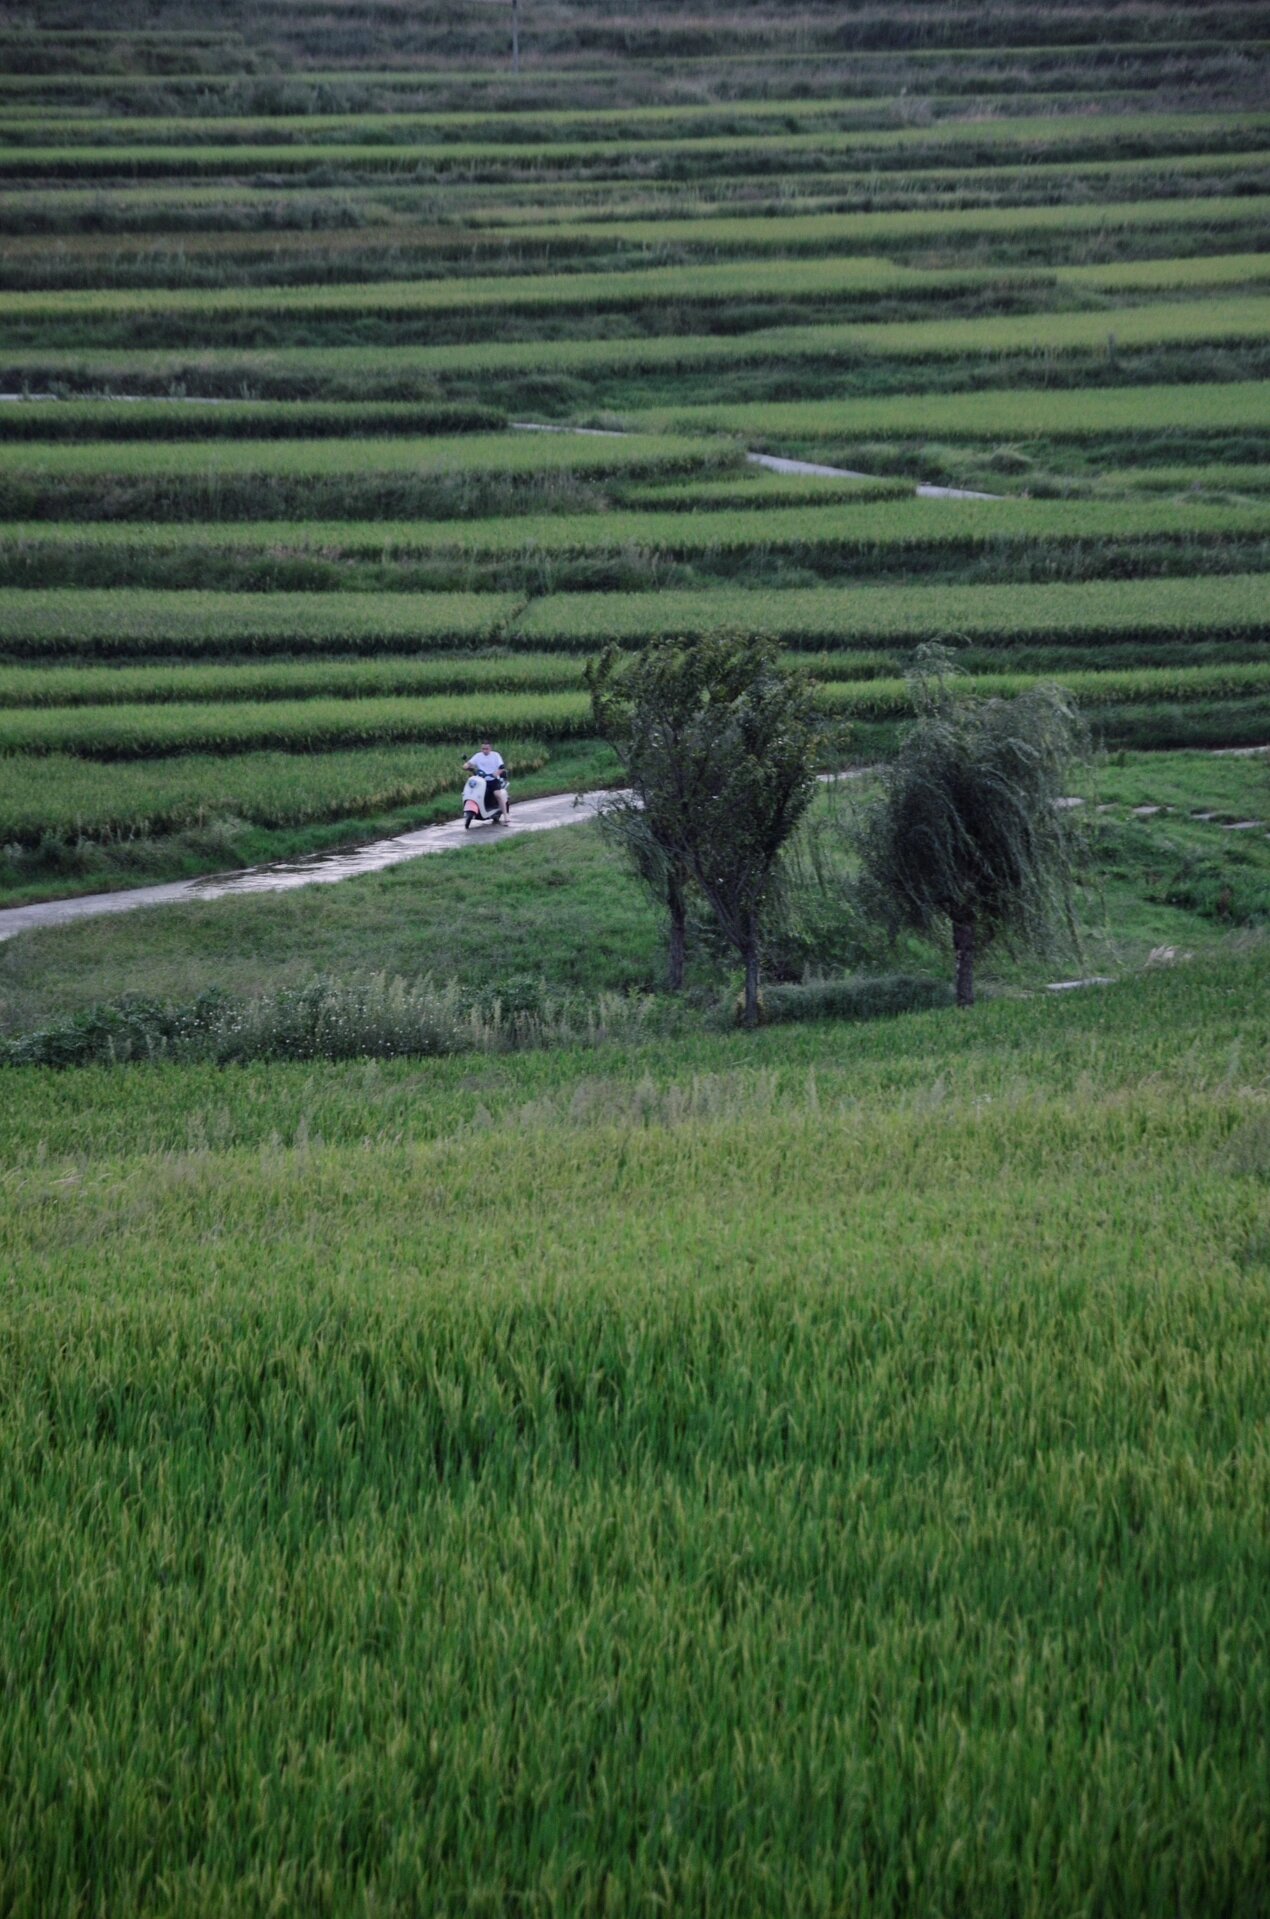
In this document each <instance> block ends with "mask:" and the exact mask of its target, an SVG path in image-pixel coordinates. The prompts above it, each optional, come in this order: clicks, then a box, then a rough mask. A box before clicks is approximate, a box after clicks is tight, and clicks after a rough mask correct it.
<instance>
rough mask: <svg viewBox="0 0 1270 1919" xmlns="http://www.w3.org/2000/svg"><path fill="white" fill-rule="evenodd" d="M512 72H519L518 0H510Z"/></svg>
mask: <svg viewBox="0 0 1270 1919" xmlns="http://www.w3.org/2000/svg"><path fill="white" fill-rule="evenodd" d="M512 72H513V73H519V72H520V0H512Z"/></svg>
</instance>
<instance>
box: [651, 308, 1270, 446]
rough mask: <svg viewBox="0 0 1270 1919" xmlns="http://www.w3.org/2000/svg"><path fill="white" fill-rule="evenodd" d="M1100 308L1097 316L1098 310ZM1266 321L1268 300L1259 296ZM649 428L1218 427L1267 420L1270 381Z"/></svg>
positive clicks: (860, 435)
mask: <svg viewBox="0 0 1270 1919" xmlns="http://www.w3.org/2000/svg"><path fill="white" fill-rule="evenodd" d="M1100 317H1102V316H1100ZM1266 318H1267V320H1268V321H1270V301H1267V302H1266ZM631 418H632V419H633V420H635V421H637V422H638V423H639V424H640V425H641V426H643V427H645V428H647V429H654V430H655V429H663V428H667V427H674V426H679V427H689V426H692V427H697V428H702V429H709V430H711V431H714V432H719V433H736V434H739V435H744V436H748V437H749V438H751V439H756V440H759V439H761V440H779V439H782V438H785V439H788V440H795V441H798V440H807V439H837V440H847V441H850V440H858V439H868V438H873V439H889V438H893V437H896V436H899V437H903V438H905V439H918V440H937V439H940V438H948V439H954V440H963V439H965V440H1039V439H1063V438H1086V437H1089V436H1091V435H1096V436H1099V437H1101V436H1102V435H1105V434H1108V433H1138V432H1142V433H1147V432H1150V433H1167V432H1187V431H1189V432H1221V431H1223V430H1230V429H1234V428H1238V427H1252V428H1256V427H1258V426H1266V427H1270V386H1267V384H1266V382H1264V381H1261V380H1238V381H1231V382H1229V383H1227V384H1207V385H1206V384H1194V385H1190V384H1187V385H1168V386H1128V387H1089V388H1080V387H1073V388H1059V389H1049V390H1046V389H1040V390H1037V391H1032V390H1027V391H1021V390H1015V391H1008V390H1006V391H997V390H994V389H991V388H989V389H987V390H985V391H981V392H974V393H900V394H886V395H881V396H878V397H875V398H861V399H858V400H857V399H850V400H840V399H824V400H773V401H755V402H748V403H747V402H741V403H740V404H736V405H724V406H686V407H657V408H650V409H649V410H648V411H647V412H641V413H638V414H633V415H631Z"/></svg>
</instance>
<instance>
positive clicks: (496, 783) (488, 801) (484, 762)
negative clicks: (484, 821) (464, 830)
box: [463, 740, 511, 826]
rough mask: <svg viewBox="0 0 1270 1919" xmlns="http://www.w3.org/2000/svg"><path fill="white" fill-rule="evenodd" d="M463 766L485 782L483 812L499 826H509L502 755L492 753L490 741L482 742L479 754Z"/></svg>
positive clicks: (508, 802) (505, 770)
mask: <svg viewBox="0 0 1270 1919" xmlns="http://www.w3.org/2000/svg"><path fill="white" fill-rule="evenodd" d="M463 765H464V768H465V770H466V771H467V772H470V773H477V774H479V775H480V777H481V778H482V779H483V780H484V781H485V811H486V812H487V813H492V814H493V815H494V817H495V820H496V821H497V823H498V824H499V825H500V826H509V825H510V824H511V802H510V800H509V799H508V797H507V768H506V766H505V765H504V763H503V756H502V754H501V753H496V752H495V751H494V747H493V744H492V742H491V741H489V740H484V741H482V743H481V750H480V752H479V753H473V755H472V757H471V759H470V760H465V761H464V762H463Z"/></svg>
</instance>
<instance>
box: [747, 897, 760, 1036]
mask: <svg viewBox="0 0 1270 1919" xmlns="http://www.w3.org/2000/svg"><path fill="white" fill-rule="evenodd" d="M744 1024H745V1025H746V1026H757V1025H758V914H757V913H751V915H750V917H749V919H748V921H747V922H746V929H745V1013H744Z"/></svg>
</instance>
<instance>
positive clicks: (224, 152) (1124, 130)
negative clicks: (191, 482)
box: [0, 113, 1270, 178]
mask: <svg viewBox="0 0 1270 1919" xmlns="http://www.w3.org/2000/svg"><path fill="white" fill-rule="evenodd" d="M1268 126H1270V114H1265V113H1245V114H1204V113H1195V114H1178V113H1171V114H1170V113H1160V114H1156V113H1125V114H1106V115H1101V116H1097V117H1090V116H1087V115H1084V114H1072V115H1068V116H1065V117H1063V116H1058V115H1053V114H1032V115H1020V116H1019V117H1017V118H1010V117H1008V116H1003V117H1002V118H1001V119H999V120H962V121H953V120H949V121H943V122H939V123H936V124H934V125H931V126H926V127H900V128H890V129H882V130H874V129H859V130H856V131H853V132H834V131H824V132H817V133H776V134H749V135H730V134H719V135H704V136H702V137H700V138H697V139H684V138H680V139H676V138H673V137H672V138H667V139H650V140H641V141H640V142H639V143H638V152H639V154H640V155H641V156H643V155H657V156H660V157H664V158H667V159H673V158H676V157H691V158H694V159H698V158H707V159H711V160H715V161H718V162H720V163H722V165H723V166H724V167H726V165H727V163H728V162H729V161H733V162H735V161H736V160H737V158H738V156H739V155H741V154H743V153H746V154H748V153H753V154H756V155H760V156H762V157H764V158H774V157H776V156H778V155H780V154H784V153H788V154H790V155H791V156H797V155H804V154H816V155H820V154H825V153H850V152H853V151H861V152H863V151H872V152H876V153H879V154H891V153H904V152H909V151H912V150H914V149H917V150H919V151H920V150H921V149H922V148H934V149H936V150H940V149H943V148H947V147H965V148H969V149H970V150H972V151H975V150H983V151H988V150H992V149H1000V148H1002V147H1010V146H1014V145H1018V146H1025V147H1027V148H1028V149H1029V150H1030V151H1032V152H1036V153H1044V152H1046V151H1049V150H1051V149H1061V148H1063V147H1067V146H1075V147H1079V146H1089V145H1094V146H1098V147H1100V148H1101V147H1103V146H1108V147H1110V146H1113V145H1114V144H1116V143H1117V142H1120V143H1123V142H1126V141H1134V140H1148V141H1150V142H1151V143H1152V144H1153V145H1157V144H1160V143H1168V142H1169V141H1171V140H1172V141H1175V140H1178V139H1182V140H1187V141H1192V142H1194V143H1196V144H1200V143H1202V142H1203V141H1204V140H1209V141H1212V140H1214V139H1219V138H1223V137H1224V138H1226V139H1229V140H1232V141H1238V140H1240V139H1244V140H1248V141H1251V140H1252V139H1253V138H1254V137H1255V136H1256V135H1257V134H1258V133H1262V132H1264V130H1265V128H1266V127H1268ZM631 157H632V153H631V143H630V142H629V141H627V140H604V139H599V140H573V141H569V140H542V141H533V140H530V141H506V142H503V141H497V140H495V141H477V140H464V141H457V140H456V141H447V142H444V143H431V144H429V143H427V142H419V143H400V144H397V143H385V144H381V145H374V144H367V143H365V142H355V141H349V142H333V143H331V144H330V145H327V146H322V145H307V146H306V145H300V144H296V145H281V146H280V145H276V144H275V145H262V144H255V145H253V144H249V143H242V144H234V143H232V142H231V143H228V144H221V145H211V144H209V145H205V146H174V145H168V146H164V145H163V144H161V143H156V144H154V145H147V146H140V145H138V146H128V147H115V148H103V147H94V146H76V145H73V144H71V143H70V142H67V143H65V144H59V145H44V146H29V147H22V146H8V147H3V146H0V174H9V175H11V176H12V175H15V174H16V175H21V174H41V175H45V176H50V175H56V174H70V175H73V176H75V177H78V178H83V177H85V176H86V175H93V174H97V175H101V176H105V177H108V176H111V175H116V174H117V175H127V174H130V173H131V174H134V175H136V174H139V173H150V174H160V175H161V174H182V173H184V174H197V173H228V174H233V173H235V172H240V171H250V172H260V171H270V172H277V173H286V172H296V171H305V170H308V169H313V168H329V167H338V168H357V169H359V170H361V171H375V172H389V173H392V172H398V171H405V170H406V169H410V168H420V167H422V168H425V169H427V170H429V171H436V172H444V171H449V170H452V169H455V168H459V169H462V168H471V167H473V166H477V167H479V166H481V165H484V166H485V167H487V168H488V167H508V166H525V165H530V166H538V167H564V166H572V165H589V164H592V163H594V162H596V161H608V162H616V163H618V164H622V163H625V162H628V161H629V160H630V159H631Z"/></svg>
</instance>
